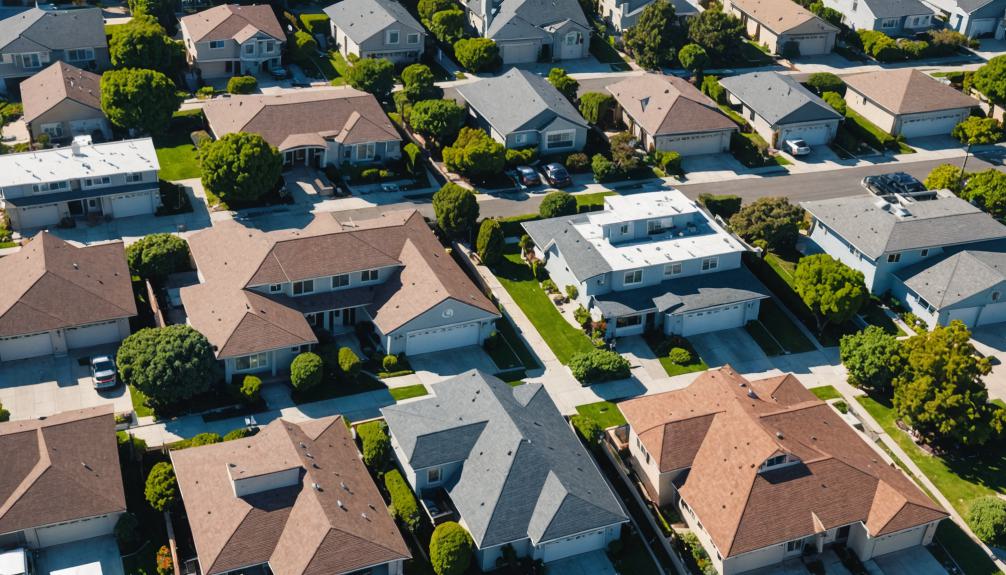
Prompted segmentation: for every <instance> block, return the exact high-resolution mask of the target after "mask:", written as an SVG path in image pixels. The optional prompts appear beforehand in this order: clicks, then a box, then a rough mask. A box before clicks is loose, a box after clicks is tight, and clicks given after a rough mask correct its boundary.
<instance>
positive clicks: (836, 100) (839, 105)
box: [821, 92, 848, 116]
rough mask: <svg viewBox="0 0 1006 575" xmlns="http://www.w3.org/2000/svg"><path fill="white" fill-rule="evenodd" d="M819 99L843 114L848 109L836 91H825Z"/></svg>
mask: <svg viewBox="0 0 1006 575" xmlns="http://www.w3.org/2000/svg"><path fill="white" fill-rule="evenodd" d="M821 99H822V100H824V102H825V103H826V104H828V105H829V106H831V107H832V108H834V109H835V111H836V112H838V113H839V114H841V115H843V116H844V115H845V113H846V111H847V110H848V108H847V107H846V105H845V100H844V99H842V96H841V95H839V93H838V92H825V93H824V95H822V96H821Z"/></svg>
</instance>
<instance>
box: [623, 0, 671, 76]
mask: <svg viewBox="0 0 1006 575" xmlns="http://www.w3.org/2000/svg"><path fill="white" fill-rule="evenodd" d="M676 22H677V16H676V15H675V13H674V4H672V3H670V2H668V1H667V0H654V2H652V3H650V5H649V6H647V7H646V8H644V9H643V13H642V14H640V15H639V20H638V21H637V22H636V25H635V26H633V27H631V28H629V29H628V30H626V31H625V32H624V33H623V38H624V41H625V49H626V51H628V52H629V54H632V57H633V58H635V59H636V63H637V64H639V65H640V66H642V67H643V68H646V69H647V70H659V69H660V68H662V67H664V66H667V65H668V64H670V63H671V62H673V61H674V40H675V36H676V35H677V34H674V33H672V30H674V29H675V28H676Z"/></svg>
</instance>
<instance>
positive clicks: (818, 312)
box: [793, 254, 870, 332]
mask: <svg viewBox="0 0 1006 575" xmlns="http://www.w3.org/2000/svg"><path fill="white" fill-rule="evenodd" d="M793 288H794V289H795V290H796V293H797V294H799V295H800V299H802V300H803V303H805V304H807V307H809V308H810V309H811V311H813V312H814V315H815V316H816V317H817V327H818V331H819V332H820V331H822V330H823V329H824V326H825V325H827V324H829V323H834V324H840V323H845V322H847V321H849V320H851V319H852V318H853V317H855V316H856V314H857V313H859V310H860V308H862V307H863V304H865V303H866V302H867V300H869V298H870V290H868V289H867V288H866V283H865V282H864V280H863V272H861V271H858V270H854V269H852V268H850V267H849V266H847V265H845V264H844V263H842V262H840V261H838V260H836V259H835V258H833V257H831V256H829V255H827V254H816V255H812V256H805V257H803V258H801V259H800V263H798V264H797V265H796V271H795V272H794V273H793Z"/></svg>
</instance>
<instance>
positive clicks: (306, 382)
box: [290, 351, 324, 391]
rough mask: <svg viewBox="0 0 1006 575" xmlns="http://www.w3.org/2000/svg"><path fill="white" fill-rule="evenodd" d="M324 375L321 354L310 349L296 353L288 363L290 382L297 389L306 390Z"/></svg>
mask: <svg viewBox="0 0 1006 575" xmlns="http://www.w3.org/2000/svg"><path fill="white" fill-rule="evenodd" d="M322 377H324V369H323V364H322V362H321V356H319V355H318V354H316V353H312V352H310V351H306V352H304V353H300V354H297V357H295V358H293V363H291V364H290V384H291V385H293V388H294V389H295V390H297V391H307V390H309V389H311V388H312V387H315V386H317V385H318V384H319V383H321V379H322Z"/></svg>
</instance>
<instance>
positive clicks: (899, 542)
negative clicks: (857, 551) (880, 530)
mask: <svg viewBox="0 0 1006 575" xmlns="http://www.w3.org/2000/svg"><path fill="white" fill-rule="evenodd" d="M927 527H928V526H926V525H920V526H919V527H913V528H912V529H908V530H906V531H902V532H900V533H893V534H891V535H885V536H883V537H878V538H877V540H876V541H875V542H874V544H873V557H877V556H879V555H885V554H887V553H894V552H895V551H901V550H902V549H907V548H909V547H914V546H916V545H922V540H923V538H925V536H926V529H927Z"/></svg>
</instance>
